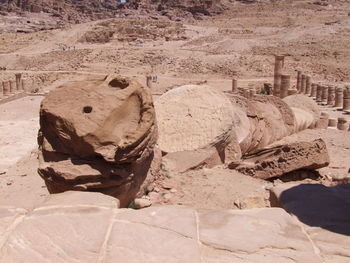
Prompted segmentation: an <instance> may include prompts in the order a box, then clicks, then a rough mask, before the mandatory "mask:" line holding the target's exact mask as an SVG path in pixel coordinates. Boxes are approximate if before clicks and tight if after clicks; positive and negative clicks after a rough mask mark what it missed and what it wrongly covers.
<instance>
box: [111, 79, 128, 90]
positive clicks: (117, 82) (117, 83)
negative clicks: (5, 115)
mask: <svg viewBox="0 0 350 263" xmlns="http://www.w3.org/2000/svg"><path fill="white" fill-rule="evenodd" d="M108 85H109V86H110V87H112V88H119V89H125V88H127V87H128V86H129V82H127V81H126V80H125V79H113V80H111V81H110V82H109V83H108Z"/></svg>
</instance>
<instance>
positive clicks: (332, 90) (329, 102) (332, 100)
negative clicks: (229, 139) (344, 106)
mask: <svg viewBox="0 0 350 263" xmlns="http://www.w3.org/2000/svg"><path fill="white" fill-rule="evenodd" d="M334 104H335V87H334V86H328V99H327V105H330V106H332V107H333V106H334Z"/></svg>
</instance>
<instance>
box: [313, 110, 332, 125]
mask: <svg viewBox="0 0 350 263" xmlns="http://www.w3.org/2000/svg"><path fill="white" fill-rule="evenodd" d="M328 119H329V114H328V113H326V112H321V116H320V118H319V120H318V121H317V123H316V128H317V129H327V127H328Z"/></svg>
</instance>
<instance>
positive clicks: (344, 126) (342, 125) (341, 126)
mask: <svg viewBox="0 0 350 263" xmlns="http://www.w3.org/2000/svg"><path fill="white" fill-rule="evenodd" d="M337 128H338V130H341V131H347V130H348V128H349V123H348V120H347V119H346V118H343V117H340V118H338V125H337Z"/></svg>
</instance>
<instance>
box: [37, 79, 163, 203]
mask: <svg viewBox="0 0 350 263" xmlns="http://www.w3.org/2000/svg"><path fill="white" fill-rule="evenodd" d="M156 140H157V127H156V118H155V112H154V108H153V102H152V97H151V94H150V92H149V90H148V89H147V88H144V87H143V86H142V85H140V84H139V83H138V82H136V81H134V80H132V79H130V78H124V77H120V76H115V75H111V76H108V77H106V78H105V79H103V80H94V81H81V82H72V83H69V84H66V85H63V86H61V87H59V88H57V89H56V90H54V91H52V92H51V93H50V94H49V95H48V96H47V97H46V98H45V99H44V100H43V102H42V105H41V109H40V132H39V139H38V141H39V146H40V150H41V152H40V156H39V160H40V167H39V174H40V175H41V176H42V177H43V178H44V180H45V182H46V184H47V186H48V189H49V191H50V192H52V193H57V192H62V191H67V190H87V191H98V192H102V193H105V194H109V195H112V196H114V197H117V198H118V199H120V202H121V206H126V205H127V204H128V202H130V201H131V199H132V198H133V197H134V196H135V195H136V193H137V192H138V191H139V189H140V186H141V184H142V183H143V181H144V180H145V178H146V176H147V174H148V173H149V172H154V171H155V170H156V169H157V168H156V167H154V166H155V163H158V162H155V161H154V159H155V158H154V156H155V153H154V145H155V143H156ZM152 164H153V166H152Z"/></svg>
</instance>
